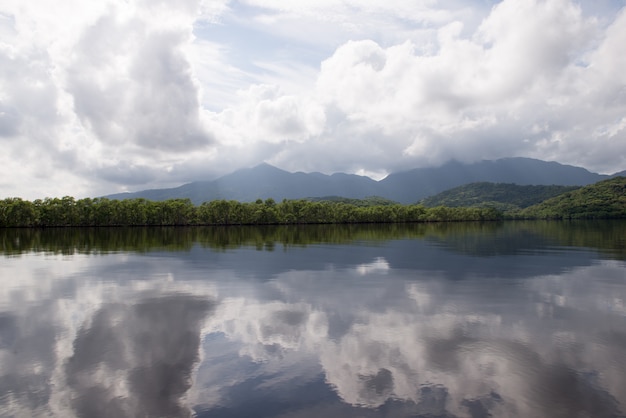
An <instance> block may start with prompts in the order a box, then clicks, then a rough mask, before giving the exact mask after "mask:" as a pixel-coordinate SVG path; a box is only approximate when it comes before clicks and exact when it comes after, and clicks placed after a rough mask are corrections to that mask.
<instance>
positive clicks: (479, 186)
mask: <svg viewBox="0 0 626 418" xmlns="http://www.w3.org/2000/svg"><path fill="white" fill-rule="evenodd" d="M576 189H578V186H554V185H552V186H539V185H534V186H521V185H518V184H511V183H489V182H479V183H470V184H466V185H463V186H459V187H455V188H453V189H449V190H446V191H444V192H441V193H438V194H436V195H434V196H431V197H428V198H426V199H422V200H421V201H420V202H419V203H421V204H422V205H424V206H426V207H436V206H448V207H492V208H495V209H498V210H501V211H511V210H516V209H522V208H526V207H528V206H532V205H535V204H538V203H540V202H543V201H544V200H546V199H549V198H552V197H555V196H558V195H560V194H562V193H565V192H570V191H573V190H576Z"/></svg>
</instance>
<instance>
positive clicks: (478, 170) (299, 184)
mask: <svg viewBox="0 0 626 418" xmlns="http://www.w3.org/2000/svg"><path fill="white" fill-rule="evenodd" d="M606 178H609V176H607V175H600V174H595V173H591V172H589V171H587V170H585V169H584V168H580V167H573V166H567V165H562V164H559V163H555V162H545V161H540V160H534V159H530V158H506V159H502V160H495V161H481V162H478V163H474V164H463V163H460V162H456V161H451V162H449V163H446V164H444V165H442V166H440V167H434V168H418V169H415V170H410V171H405V172H400V173H393V174H390V175H389V176H387V177H386V178H384V179H383V180H381V181H375V180H372V179H371V178H369V177H365V176H358V175H354V174H343V173H337V174H332V175H326V174H321V173H302V172H298V173H290V172H287V171H284V170H281V169H278V168H276V167H273V166H271V165H269V164H261V165H258V166H256V167H253V168H246V169H242V170H237V171H235V172H233V173H231V174H228V175H225V176H223V177H220V178H218V179H216V180H213V181H201V182H193V183H189V184H185V185H182V186H180V187H175V188H171V189H154V190H143V191H139V192H135V193H122V194H114V195H109V196H106V197H108V198H113V199H129V198H140V197H141V198H145V199H150V200H166V199H173V198H189V199H191V201H192V202H193V203H195V204H200V203H202V202H206V201H211V200H216V199H226V200H238V201H241V202H250V201H254V200H256V199H267V198H273V199H274V200H276V201H281V200H283V199H301V198H310V197H320V196H341V197H345V198H351V199H364V198H366V197H368V196H380V197H383V198H385V199H390V200H394V201H397V202H400V203H416V202H418V201H419V200H420V199H423V198H425V197H428V196H432V195H435V194H437V193H440V192H443V191H444V190H448V189H451V188H454V187H458V186H461V185H464V184H467V183H474V182H492V183H515V184H518V185H564V186H583V185H587V184H592V183H595V182H597V181H600V180H603V179H606Z"/></svg>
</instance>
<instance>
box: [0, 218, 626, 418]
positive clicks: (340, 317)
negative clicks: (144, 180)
mask: <svg viewBox="0 0 626 418" xmlns="http://www.w3.org/2000/svg"><path fill="white" fill-rule="evenodd" d="M55 234H56V238H55ZM625 236H626V223H624V222H594V223H584V222H582V223H504V224H482V225H481V224H458V225H449V224H447V225H408V226H402V225H393V226H392V225H387V226H380V227H372V226H363V227H356V226H352V227H329V226H326V227H320V228H316V227H306V228H297V227H293V228H280V227H277V228H264V229H257V228H247V229H246V228H232V229H228V228H226V229H219V228H214V229H210V228H185V229H175V228H164V229H145V230H144V229H130V230H122V229H106V230H101V231H98V230H59V231H50V230H49V231H34V230H4V231H0V242H2V243H3V244H2V245H3V247H2V248H3V252H4V256H3V258H2V259H0V260H1V261H0V280H2V287H1V290H0V415H1V416H58V417H72V416H76V417H109V416H110V417H139V416H145V417H159V416H167V417H186V416H198V417H250V416H255V417H318V416H330V417H334V416H341V417H349V416H360V417H379V416H398V417H404V416H413V417H489V416H493V417H573V416H592V417H623V416H625V415H624V414H625V409H626V389H624V388H626V305H625V304H624V301H626V264H625V262H624V259H626V257H625V256H624V248H625V246H624V238H623V237H625Z"/></svg>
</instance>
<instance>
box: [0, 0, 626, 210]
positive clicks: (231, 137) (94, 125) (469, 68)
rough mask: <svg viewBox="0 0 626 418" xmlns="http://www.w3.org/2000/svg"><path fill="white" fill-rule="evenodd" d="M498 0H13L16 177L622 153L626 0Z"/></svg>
mask: <svg viewBox="0 0 626 418" xmlns="http://www.w3.org/2000/svg"><path fill="white" fill-rule="evenodd" d="M490 5H491V4H490V3H481V4H480V5H476V4H475V3H465V2H457V1H443V2H434V1H421V2H418V1H416V2H403V1H395V0H394V1H389V2H384V3H381V2H375V1H367V2H353V1H348V2H345V1H334V0H327V1H324V2H308V1H307V2H278V1H265V0H249V1H244V2H237V3H234V2H229V1H227V0H223V1H219V0H216V1H208V0H207V1H196V0H188V1H184V2H170V1H161V2H156V3H155V2H142V1H140V0H137V1H131V2H123V1H117V0H110V1H106V2H99V3H97V4H95V3H91V2H89V3H85V2H74V1H70V0H66V1H61V2H56V3H55V4H54V5H53V4H51V3H40V2H31V3H23V2H6V3H5V4H3V6H2V7H1V8H0V33H1V34H2V41H0V63H1V64H2V65H1V66H0V141H2V143H3V149H4V151H5V152H4V153H3V155H2V156H0V162H1V163H2V168H1V169H0V170H2V174H3V175H2V177H3V179H5V180H3V182H2V191H1V194H2V195H5V196H12V195H19V196H23V197H26V198H37V197H44V196H45V195H51V194H54V195H65V194H73V195H77V196H85V195H91V196H94V195H99V194H104V193H108V192H115V191H118V190H124V189H128V188H133V189H143V188H152V187H159V186H165V185H174V184H178V183H183V182H187V181H192V180H197V179H207V178H208V177H214V176H216V175H219V174H226V173H228V172H230V171H232V170H234V169H236V168H239V167H242V166H250V165H254V164H257V163H259V162H261V161H268V162H271V163H274V164H277V165H279V166H281V167H282V168H286V169H289V170H305V171H323V172H335V171H346V172H355V173H356V172H359V173H370V172H375V173H387V172H392V171H396V170H400V169H407V168H412V167H416V166H421V165H431V164H439V163H442V162H444V161H446V160H448V159H450V158H456V159H461V160H467V161H471V160H478V159H490V158H500V157H508V156H529V157H537V158H542V159H550V160H557V161H559V162H563V163H569V164H577V165H582V166H585V167H586V168H589V169H591V170H594V171H599V172H615V171H620V170H623V169H624V168H625V166H624V165H625V164H626V157H624V156H626V137H625V136H624V135H626V133H625V130H624V129H623V115H624V114H626V96H625V94H624V91H626V79H625V76H624V72H623V68H624V66H625V64H626V63H625V62H624V54H622V53H621V50H622V47H621V46H622V45H623V44H624V42H625V41H626V39H625V37H626V31H625V30H624V27H626V24H625V22H626V20H625V19H626V12H624V11H623V10H619V5H617V4H614V3H607V2H604V3H602V4H598V6H597V7H595V6H594V5H593V4H592V3H590V2H583V3H582V4H580V5H578V4H577V3H574V2H572V1H569V0H558V1H550V2H548V1H543V0H532V1H527V2H517V1H511V0H505V1H502V2H499V3H495V5H494V6H493V7H492V8H491V9H489V7H490ZM594 7H595V8H594ZM42 161H43V163H42ZM16 168H19V170H18V171H19V172H21V173H22V175H21V176H20V179H19V181H18V180H17V179H13V178H12V176H11V175H10V173H13V172H15V169H16ZM9 179H10V180H9ZM42 179H50V181H49V182H43V181H42Z"/></svg>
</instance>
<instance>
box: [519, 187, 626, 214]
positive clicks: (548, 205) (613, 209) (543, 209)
mask: <svg viewBox="0 0 626 418" xmlns="http://www.w3.org/2000/svg"><path fill="white" fill-rule="evenodd" d="M515 217H519V218H525V219H608V218H626V177H615V178H612V179H609V180H604V181H600V182H598V183H596V184H593V185H590V186H585V187H582V188H580V189H577V190H574V191H570V192H566V193H563V194H562V195H559V196H557V197H554V198H552V199H548V200H546V201H544V202H542V203H539V204H537V205H534V206H530V207H528V208H526V209H523V210H521V211H520V212H519V213H517V214H516V215H515Z"/></svg>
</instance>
